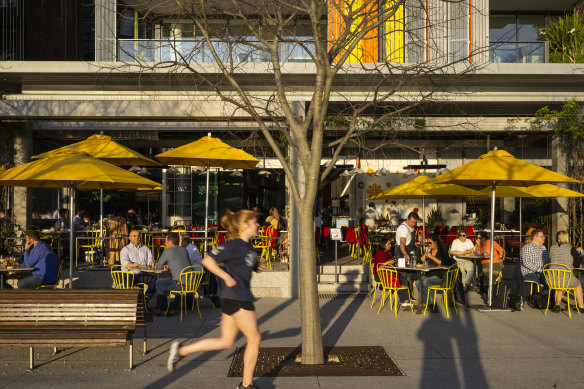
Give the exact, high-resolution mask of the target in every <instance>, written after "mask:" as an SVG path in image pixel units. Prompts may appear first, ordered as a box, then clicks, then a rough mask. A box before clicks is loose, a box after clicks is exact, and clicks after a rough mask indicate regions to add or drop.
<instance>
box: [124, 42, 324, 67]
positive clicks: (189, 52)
mask: <svg viewBox="0 0 584 389" xmlns="http://www.w3.org/2000/svg"><path fill="white" fill-rule="evenodd" d="M298 41H302V44H303V45H304V47H303V46H302V45H301V44H299V43H298ZM211 46H212V47H213V49H214V50H215V52H216V53H217V54H218V56H219V58H220V60H221V61H222V62H225V63H230V62H269V61H270V60H271V57H270V55H269V54H268V53H267V52H265V51H262V50H260V49H259V48H258V47H259V46H261V44H260V43H259V42H257V41H253V40H251V39H250V40H248V39H246V38H245V37H244V38H240V39H237V40H236V39H234V40H233V41H231V42H226V41H224V40H213V41H211ZM314 51H315V48H314V41H311V40H309V39H306V40H304V39H302V38H298V37H296V38H294V39H290V41H285V40H284V41H282V42H281V43H280V46H279V54H278V55H279V57H280V59H281V60H280V61H281V62H311V59H310V54H309V53H310V52H312V53H314ZM117 60H118V61H123V62H136V61H140V62H175V61H180V62H183V61H187V62H215V58H214V57H213V55H212V53H211V50H210V47H209V45H208V44H207V42H205V41H204V40H203V39H192V38H181V39H119V40H118V57H117Z"/></svg>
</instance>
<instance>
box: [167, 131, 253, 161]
mask: <svg viewBox="0 0 584 389" xmlns="http://www.w3.org/2000/svg"><path fill="white" fill-rule="evenodd" d="M156 158H158V159H159V160H160V162H162V163H165V164H168V165H186V166H205V167H222V168H231V169H253V168H254V167H255V166H256V165H257V164H258V162H259V161H260V160H259V159H257V158H255V157H253V156H251V155H249V154H248V153H246V152H245V151H243V150H240V149H237V148H235V147H232V146H229V145H228V144H226V143H224V142H222V141H221V140H220V139H219V138H213V137H210V136H204V137H202V138H201V139H199V140H196V141H194V142H191V143H188V144H186V145H183V146H180V147H177V148H176V149H172V150H169V151H166V152H164V153H162V154H158V155H157V156H156Z"/></svg>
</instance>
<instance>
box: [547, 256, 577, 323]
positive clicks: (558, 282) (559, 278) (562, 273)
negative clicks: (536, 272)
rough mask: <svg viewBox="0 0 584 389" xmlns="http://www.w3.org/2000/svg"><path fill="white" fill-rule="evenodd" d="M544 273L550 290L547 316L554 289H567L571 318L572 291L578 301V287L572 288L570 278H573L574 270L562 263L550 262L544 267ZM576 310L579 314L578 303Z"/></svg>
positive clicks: (570, 315)
mask: <svg viewBox="0 0 584 389" xmlns="http://www.w3.org/2000/svg"><path fill="white" fill-rule="evenodd" d="M543 275H544V276H545V280H546V282H547V284H548V287H549V289H550V292H549V293H548V301H547V305H548V306H547V307H546V309H545V316H547V311H548V309H549V305H550V297H551V295H552V293H551V292H552V290H557V291H566V299H567V300H568V316H569V317H570V318H571V317H572V313H571V312H570V311H571V309H570V291H572V293H574V301H576V288H570V286H569V285H570V279H571V278H572V270H571V269H570V268H569V267H568V266H566V265H563V264H561V263H548V264H547V265H545V266H544V267H543ZM576 311H577V312H578V315H579V314H580V309H579V308H578V303H576Z"/></svg>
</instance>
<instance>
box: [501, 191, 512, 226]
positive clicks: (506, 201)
mask: <svg viewBox="0 0 584 389" xmlns="http://www.w3.org/2000/svg"><path fill="white" fill-rule="evenodd" d="M501 200H502V201H501V216H502V218H501V221H502V222H503V223H504V224H505V225H507V226H509V223H511V214H513V211H515V199H514V198H511V197H504V198H502V199H501Z"/></svg>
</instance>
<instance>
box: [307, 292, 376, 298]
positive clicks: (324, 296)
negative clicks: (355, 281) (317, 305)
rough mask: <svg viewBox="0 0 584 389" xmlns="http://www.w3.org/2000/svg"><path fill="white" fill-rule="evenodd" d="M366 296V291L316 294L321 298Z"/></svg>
mask: <svg viewBox="0 0 584 389" xmlns="http://www.w3.org/2000/svg"><path fill="white" fill-rule="evenodd" d="M365 297H367V293H322V294H319V295H318V298H321V299H362V298H365Z"/></svg>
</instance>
